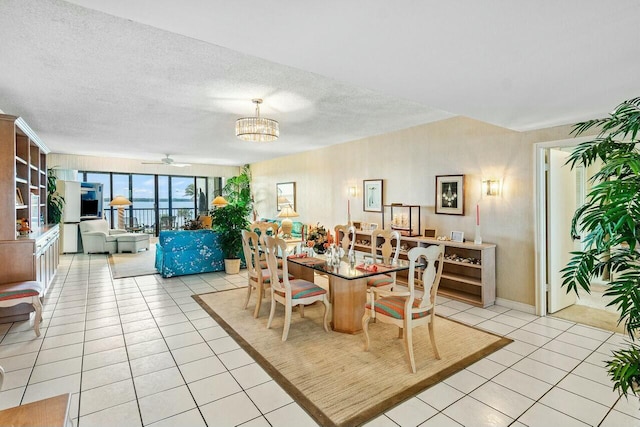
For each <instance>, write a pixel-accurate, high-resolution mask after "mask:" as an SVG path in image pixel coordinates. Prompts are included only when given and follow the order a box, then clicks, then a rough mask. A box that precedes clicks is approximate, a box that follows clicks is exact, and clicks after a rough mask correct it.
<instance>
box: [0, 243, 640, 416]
mask: <svg viewBox="0 0 640 427" xmlns="http://www.w3.org/2000/svg"><path fill="white" fill-rule="evenodd" d="M245 284H246V276H245V275H244V274H242V273H241V274H240V275H237V276H226V275H225V274H222V273H211V274H202V275H194V276H184V277H178V278H172V279H162V278H161V277H160V276H158V275H154V276H143V277H136V278H129V279H117V280H113V279H112V278H111V275H110V272H109V267H108V264H107V257H106V256H104V255H90V256H87V255H66V256H63V257H62V258H61V264H60V268H59V270H58V273H57V276H56V278H55V280H54V284H53V285H52V288H51V291H50V292H49V295H48V296H47V298H46V301H45V310H44V313H43V317H44V320H43V323H42V326H41V331H42V335H41V336H40V338H36V337H35V335H34V333H33V331H32V330H31V329H30V325H29V324H28V322H20V323H14V324H2V325H0V365H2V366H3V367H4V369H5V370H6V379H5V383H4V388H3V390H2V391H1V392H0V408H7V407H11V406H15V405H19V404H23V403H28V402H31V401H34V400H38V399H42V398H46V397H49V396H53V395H56V394H60V393H64V392H70V393H72V408H71V410H72V417H73V422H74V425H76V426H82V427H87V426H101V425H104V426H113V425H123V426H124V425H126V426H141V425H145V426H146V425H150V426H157V427H159V426H205V425H208V426H227V425H229V426H232V425H243V426H306V425H310V426H311V425H315V423H314V421H313V420H312V419H311V418H310V417H309V416H308V415H307V414H306V413H305V411H304V410H302V409H301V407H300V406H298V404H297V403H296V402H295V401H294V400H293V399H292V398H291V397H290V396H289V395H288V394H287V393H286V392H284V391H283V390H282V388H280V386H278V384H277V383H275V382H274V381H273V380H272V379H271V378H270V377H269V375H268V374H267V373H266V372H265V371H264V370H263V369H262V368H260V366H258V365H257V364H256V363H255V362H254V360H253V359H252V358H251V357H250V356H249V355H248V354H247V353H245V352H244V351H243V350H242V349H241V348H240V347H239V346H238V344H236V343H235V341H234V340H233V339H231V338H230V337H229V336H228V335H227V333H226V332H224V330H223V329H222V328H221V327H220V326H218V325H217V324H216V322H215V321H213V319H211V318H210V317H209V315H208V314H207V313H206V312H204V310H202V309H201V308H200V306H199V305H198V304H197V303H195V302H194V301H193V299H192V298H191V295H192V294H195V293H204V292H213V291H219V290H223V289H229V288H235V287H244V286H245ZM438 312H439V313H440V314H443V315H446V316H449V317H451V318H452V319H456V320H459V321H462V322H465V323H469V324H472V325H475V326H477V327H480V328H484V329H486V330H489V331H492V332H495V333H497V334H501V335H506V336H507V337H510V338H512V339H514V342H513V343H512V344H509V345H508V346H507V347H505V348H503V349H501V350H499V351H497V352H495V353H493V354H490V355H489V356H487V357H486V358H484V359H482V360H480V361H478V362H477V363H475V364H473V365H471V366H469V367H468V368H467V369H464V370H463V371H461V372H459V373H457V374H455V375H453V376H451V377H449V378H447V379H446V380H444V381H442V382H440V383H438V384H436V385H435V386H433V387H431V388H429V389H427V390H425V391H423V392H421V393H419V394H418V395H416V396H415V397H413V398H411V399H409V400H407V401H405V402H404V403H402V404H400V405H398V406H396V407H395V408H393V409H391V410H390V411H388V412H387V413H385V414H383V415H380V416H379V417H377V418H376V419H374V420H372V421H371V422H370V423H369V424H368V425H369V426H396V425H401V426H416V425H422V426H460V425H463V426H485V425H486V426H501V425H505V426H506V425H513V426H530V427H534V426H552V425H558V426H559V425H562V426H585V425H599V426H640V405H639V403H638V399H637V398H636V399H633V398H631V399H629V400H626V399H625V398H621V397H619V396H618V395H617V394H616V393H615V392H614V391H612V388H611V384H610V382H609V380H608V378H607V375H606V371H605V369H604V367H603V360H604V359H606V358H607V354H608V353H609V352H610V351H611V350H612V349H615V348H617V347H619V346H620V345H621V344H622V343H623V340H624V337H623V336H621V335H618V334H614V333H611V332H608V331H602V330H598V329H594V328H591V327H588V326H583V325H577V324H574V323H571V322H567V321H563V320H558V319H554V318H550V317H546V318H540V317H537V316H534V315H531V314H528V313H523V312H519V311H516V310H510V309H508V308H505V307H500V306H492V307H489V308H487V309H482V308H477V307H472V306H470V305H467V304H464V303H461V302H458V301H452V300H448V299H446V298H439V300H438ZM440 339H443V337H441V338H440ZM398 360H399V361H402V360H403V359H402V356H399V359H398Z"/></svg>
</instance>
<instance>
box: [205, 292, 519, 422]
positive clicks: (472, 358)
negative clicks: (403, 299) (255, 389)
mask: <svg viewBox="0 0 640 427" xmlns="http://www.w3.org/2000/svg"><path fill="white" fill-rule="evenodd" d="M246 292H247V290H246V289H233V290H228V291H221V292H214V293H208V294H201V295H194V296H193V298H194V299H195V300H196V301H198V303H199V304H200V305H201V306H202V307H203V308H204V309H205V310H206V311H207V312H208V313H209V314H210V315H211V317H213V319H214V320H216V322H218V323H219V324H220V325H221V326H222V327H223V328H224V329H225V330H226V331H227V332H228V333H229V335H230V336H231V337H233V339H234V340H236V342H238V344H239V345H240V346H241V347H242V348H243V349H244V350H245V351H247V353H249V354H250V355H251V356H252V357H253V358H254V359H255V360H256V361H257V362H258V364H260V366H262V368H264V369H265V371H267V372H268V373H269V374H270V375H271V376H272V377H273V378H274V379H275V381H276V382H278V384H280V386H282V388H283V389H284V390H286V391H287V393H289V394H290V395H291V396H292V397H293V398H294V399H295V400H296V402H298V404H299V405H300V406H302V407H303V408H304V409H305V410H306V411H307V412H308V413H309V414H310V415H311V416H312V417H313V418H314V419H315V420H316V421H317V422H318V423H319V424H320V425H323V426H352V425H360V424H362V423H365V422H366V421H368V420H370V419H372V418H374V417H376V416H377V415H379V414H381V413H382V412H384V411H386V410H388V409H390V408H391V407H393V406H395V405H397V404H398V403H400V402H402V401H403V400H405V399H407V398H409V397H411V396H413V395H415V394H416V393H419V392H420V391H422V390H424V389H426V388H428V387H429V386H431V385H433V384H435V383H437V382H439V381H442V380H443V379H445V378H447V377H448V376H450V375H452V374H454V373H456V372H458V371H460V370H461V369H464V368H465V367H467V366H469V365H471V364H472V363H474V362H476V361H478V360H480V359H482V358H483V357H485V356H486V355H488V354H490V353H492V352H494V351H496V350H498V349H499V348H501V347H503V346H505V345H507V344H508V343H510V342H511V340H509V339H507V338H502V337H500V336H497V335H494V334H491V333H488V332H484V331H481V330H479V329H475V328H472V327H469V326H466V325H463V324H461V323H458V322H455V321H452V320H448V319H445V318H441V317H438V318H437V319H436V322H435V331H436V332H435V333H436V340H437V344H438V350H439V351H440V356H441V359H440V360H437V359H435V357H434V355H433V350H432V347H431V344H430V342H429V333H428V329H427V328H426V327H421V328H418V329H415V330H414V351H415V356H416V368H417V370H418V372H417V373H416V374H412V373H410V371H409V365H408V363H407V362H406V359H405V353H404V348H403V344H402V340H401V339H398V338H397V335H398V329H397V328H396V327H394V326H391V325H385V324H382V323H372V324H370V327H369V333H370V337H371V347H370V351H368V352H365V351H363V344H364V335H363V334H357V335H349V334H342V333H337V332H333V331H331V332H325V331H324V329H323V328H322V314H323V308H322V305H320V304H317V303H316V304H315V305H313V306H310V307H306V308H305V310H304V316H305V317H304V318H301V317H300V315H299V314H298V313H297V312H294V313H293V316H292V321H291V328H290V330H289V338H288V339H287V341H286V342H282V341H281V337H282V327H283V322H284V310H283V308H282V306H281V305H279V307H278V309H277V310H276V316H275V318H274V321H273V323H272V325H271V329H266V324H267V320H268V317H269V316H268V311H269V306H270V304H269V303H266V304H262V308H261V311H260V317H259V318H257V319H255V318H254V317H253V308H252V304H250V308H251V309H247V310H243V309H242V305H243V303H244V299H245V295H246ZM252 301H255V300H252ZM265 301H266V300H265Z"/></svg>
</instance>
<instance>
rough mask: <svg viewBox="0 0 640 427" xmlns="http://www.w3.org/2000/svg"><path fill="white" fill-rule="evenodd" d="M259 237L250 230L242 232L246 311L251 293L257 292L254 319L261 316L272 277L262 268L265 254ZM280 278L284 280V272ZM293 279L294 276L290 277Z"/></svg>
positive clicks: (280, 271) (280, 274) (279, 271)
mask: <svg viewBox="0 0 640 427" xmlns="http://www.w3.org/2000/svg"><path fill="white" fill-rule="evenodd" d="M258 242H259V237H258V234H257V233H254V232H253V231H248V230H242V250H243V251H244V259H245V263H246V265H247V279H248V286H247V299H246V300H245V302H244V307H243V308H244V309H245V310H246V309H247V306H248V305H249V299H250V298H251V291H253V290H254V289H255V290H256V292H257V297H256V298H257V299H256V308H255V310H254V311H253V317H258V316H259V315H260V306H261V305H262V299H263V298H264V296H265V294H266V290H267V289H268V288H269V286H270V283H271V275H270V273H269V270H268V269H267V267H266V266H264V267H262V262H264V263H266V261H260V257H261V256H264V254H263V253H262V254H261V253H260V245H259V244H258ZM278 277H279V278H280V280H281V279H282V270H280V269H278ZM289 277H290V278H291V279H293V276H289Z"/></svg>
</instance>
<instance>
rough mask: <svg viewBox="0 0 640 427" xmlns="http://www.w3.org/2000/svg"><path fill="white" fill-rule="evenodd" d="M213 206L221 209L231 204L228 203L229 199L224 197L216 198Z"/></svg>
mask: <svg viewBox="0 0 640 427" xmlns="http://www.w3.org/2000/svg"><path fill="white" fill-rule="evenodd" d="M211 204H212V205H213V206H215V207H216V208H221V207H223V206H227V205H228V204H229V202H227V199H225V198H224V197H222V196H216V198H215V199H213V201H212V202H211Z"/></svg>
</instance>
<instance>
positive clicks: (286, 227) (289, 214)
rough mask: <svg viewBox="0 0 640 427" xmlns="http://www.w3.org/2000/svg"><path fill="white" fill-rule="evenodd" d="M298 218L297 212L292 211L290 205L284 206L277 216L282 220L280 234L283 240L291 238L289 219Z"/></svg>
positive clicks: (290, 222)
mask: <svg viewBox="0 0 640 427" xmlns="http://www.w3.org/2000/svg"><path fill="white" fill-rule="evenodd" d="M296 216H300V215H298V212H296V211H294V210H293V208H292V207H291V205H289V206H285V207H284V208H282V210H281V211H280V213H279V214H278V218H284V219H283V220H282V234H283V236H282V237H284V238H290V237H291V230H293V222H292V221H291V219H290V218H293V217H296Z"/></svg>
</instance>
